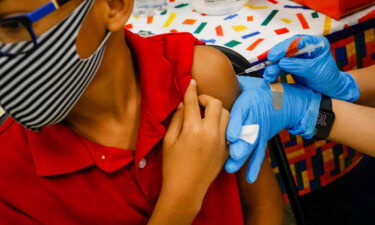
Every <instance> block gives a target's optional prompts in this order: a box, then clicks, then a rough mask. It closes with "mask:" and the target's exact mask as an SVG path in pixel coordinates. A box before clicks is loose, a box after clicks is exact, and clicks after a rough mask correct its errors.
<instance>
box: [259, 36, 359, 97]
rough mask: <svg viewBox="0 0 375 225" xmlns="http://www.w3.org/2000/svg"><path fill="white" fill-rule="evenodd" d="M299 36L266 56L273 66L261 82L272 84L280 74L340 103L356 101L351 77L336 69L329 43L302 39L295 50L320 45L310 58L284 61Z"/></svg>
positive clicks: (304, 57) (286, 41)
mask: <svg viewBox="0 0 375 225" xmlns="http://www.w3.org/2000/svg"><path fill="white" fill-rule="evenodd" d="M299 36H301V35H296V36H294V37H292V38H289V39H286V40H285V41H282V42H280V43H279V44H277V45H276V46H274V47H273V48H272V49H271V50H270V51H269V53H268V60H270V61H272V62H275V61H279V60H280V61H279V63H277V64H273V65H270V66H268V67H267V68H266V69H265V71H264V75H263V77H264V79H265V80H266V81H267V82H274V81H275V80H276V79H277V77H278V76H279V74H280V72H281V70H284V71H285V72H287V73H291V74H292V75H293V77H294V78H295V80H296V82H297V83H299V84H303V85H305V86H307V87H310V88H311V89H313V90H315V91H316V92H319V93H322V94H325V95H327V96H329V97H332V98H336V99H340V100H343V101H348V102H354V101H355V100H357V99H358V98H359V94H360V92H359V88H358V85H357V83H356V81H355V80H354V79H353V77H352V76H351V75H350V74H348V73H345V72H342V71H340V70H339V69H338V68H337V65H336V63H335V60H334V59H333V56H332V54H331V52H330V47H329V42H328V40H327V39H326V38H325V37H318V36H310V35H303V36H302V38H301V40H300V42H299V44H298V48H299V49H301V48H304V47H306V46H307V45H310V44H319V43H321V42H323V43H324V47H319V48H317V49H316V50H315V51H313V52H311V53H310V54H303V55H301V56H298V57H297V58H287V57H285V54H286V51H287V49H288V47H289V44H290V43H291V42H292V41H293V40H295V39H296V38H297V37H299Z"/></svg>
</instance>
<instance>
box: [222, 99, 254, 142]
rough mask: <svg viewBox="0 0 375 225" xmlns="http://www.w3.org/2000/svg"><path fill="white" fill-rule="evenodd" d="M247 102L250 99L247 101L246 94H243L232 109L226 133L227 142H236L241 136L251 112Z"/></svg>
mask: <svg viewBox="0 0 375 225" xmlns="http://www.w3.org/2000/svg"><path fill="white" fill-rule="evenodd" d="M247 101H249V99H247V97H246V94H245V93H242V94H241V95H240V97H238V98H237V100H236V102H235V103H234V105H233V107H232V111H231V113H230V118H229V123H228V127H227V132H226V134H227V140H228V141H230V142H236V141H237V140H238V137H239V136H240V134H241V130H242V126H243V125H244V123H245V120H246V118H247V116H248V113H249V112H248V111H249V110H250V109H248V104H247Z"/></svg>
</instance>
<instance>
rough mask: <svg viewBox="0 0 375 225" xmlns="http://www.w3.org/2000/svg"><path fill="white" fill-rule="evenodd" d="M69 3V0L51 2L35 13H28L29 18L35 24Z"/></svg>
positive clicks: (52, 0) (53, 0)
mask: <svg viewBox="0 0 375 225" xmlns="http://www.w3.org/2000/svg"><path fill="white" fill-rule="evenodd" d="M68 1H69V0H51V2H49V3H47V4H45V5H44V6H42V7H40V8H39V9H37V10H35V11H34V12H32V13H28V14H27V16H28V17H29V18H30V20H31V22H33V23H34V22H36V21H38V20H40V19H41V18H43V17H45V16H47V15H48V14H50V13H51V12H53V11H55V10H57V9H58V8H59V7H60V6H62V5H64V4H65V3H66V2H68Z"/></svg>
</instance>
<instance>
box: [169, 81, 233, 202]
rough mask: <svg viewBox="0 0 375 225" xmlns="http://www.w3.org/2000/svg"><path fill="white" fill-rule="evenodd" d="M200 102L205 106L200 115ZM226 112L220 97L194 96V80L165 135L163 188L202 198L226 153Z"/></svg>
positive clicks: (195, 90)
mask: <svg viewBox="0 0 375 225" xmlns="http://www.w3.org/2000/svg"><path fill="white" fill-rule="evenodd" d="M199 103H200V104H201V105H202V106H203V107H204V108H205V115H204V118H203V119H202V118H201V113H200V107H199ZM228 120H229V112H228V111H227V110H226V109H224V108H223V107H222V104H221V102H220V101H219V100H217V99H215V98H212V97H210V96H207V95H201V96H199V97H198V96H197V87H196V82H195V80H192V82H191V83H190V85H189V87H188V88H187V91H186V94H185V99H184V104H183V105H181V106H180V107H179V108H178V110H177V111H176V113H175V115H174V116H173V118H172V121H171V123H170V125H169V128H168V131H167V134H166V136H165V138H164V146H163V149H164V150H163V189H167V190H168V191H171V192H173V193H174V194H177V195H186V196H189V197H190V198H194V197H195V196H196V197H198V198H201V200H202V201H203V198H204V195H205V194H206V192H207V189H208V187H209V186H210V184H211V183H212V181H213V180H214V179H215V178H216V177H217V175H218V174H219V172H220V171H221V170H222V168H223V166H224V163H225V161H226V159H227V157H228V151H227V148H226V141H225V131H226V128H227V124H228Z"/></svg>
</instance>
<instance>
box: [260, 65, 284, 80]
mask: <svg viewBox="0 0 375 225" xmlns="http://www.w3.org/2000/svg"><path fill="white" fill-rule="evenodd" d="M280 72H281V68H280V67H279V66H278V65H277V64H272V65H269V66H267V67H266V69H265V70H264V73H263V79H264V80H265V81H266V82H268V83H272V82H275V81H276V80H277V78H278V77H279V75H280Z"/></svg>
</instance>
